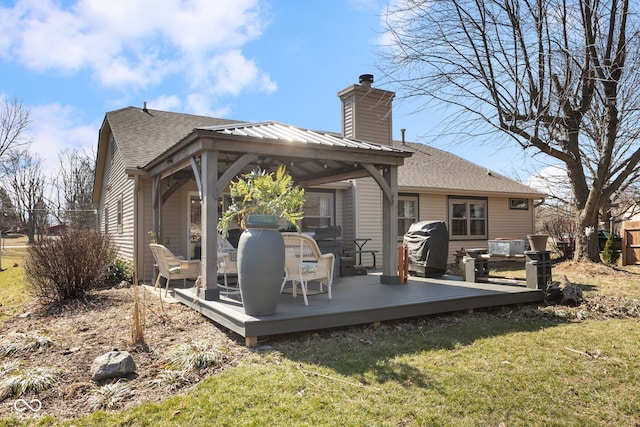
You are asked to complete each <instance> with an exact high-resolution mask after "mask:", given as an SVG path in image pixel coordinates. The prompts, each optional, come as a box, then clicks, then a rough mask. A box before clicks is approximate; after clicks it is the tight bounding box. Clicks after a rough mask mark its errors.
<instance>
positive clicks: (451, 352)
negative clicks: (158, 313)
mask: <svg viewBox="0 0 640 427" xmlns="http://www.w3.org/2000/svg"><path fill="white" fill-rule="evenodd" d="M638 342H640V329H639V328H637V320H636V319H624V320H609V321H588V322H583V323H571V322H564V321H562V320H558V319H554V318H549V317H546V316H543V315H538V316H534V317H531V318H527V317H526V316H523V315H521V314H515V313H514V314H510V313H509V311H507V310H505V311H500V312H498V313H496V314H495V315H494V314H493V313H474V314H471V315H464V316H456V317H455V318H454V317H441V318H433V319H424V320H419V321H414V322H407V323H398V324H390V325H385V326H382V327H380V328H378V329H366V328H349V329H346V330H340V331H333V332H327V333H322V334H314V335H308V336H304V337H300V338H299V339H298V340H286V341H274V342H272V343H271V345H272V347H273V349H272V350H270V351H267V352H265V353H256V354H255V355H254V356H253V357H251V358H250V359H248V360H247V361H245V362H244V363H243V364H242V365H240V366H238V367H234V368H231V369H227V370H225V371H224V372H222V373H221V374H220V375H216V376H214V377H211V378H209V379H207V380H206V381H204V382H202V383H200V384H199V385H197V386H196V387H195V388H194V389H192V390H191V391H189V392H188V393H186V394H184V395H179V396H176V397H174V398H172V399H169V400H167V401H164V402H161V403H149V404H144V405H141V406H140V407H137V408H135V409H132V410H127V411H123V412H121V413H112V414H107V413H102V412H99V413H96V414H94V415H92V416H90V417H86V418H83V419H80V420H74V421H73V422H70V423H68V424H67V425H76V426H81V425H96V426H97V425H154V426H173V425H192V426H207V425H314V426H316V425H320V426H333V425H350V426H351V425H353V426H364V425H379V426H397V425H406V426H420V425H447V426H467V425H469V426H471V425H473V426H475V425H495V426H497V425H500V424H501V423H503V424H504V425H508V426H531V425H558V426H565V425H566V426H573V425H575V426H578V425H635V423H637V414H638V413H640V402H639V401H638V400H637V398H636V396H637V395H638V393H639V392H640V373H639V372H640V359H639V358H638V357H637V352H638Z"/></svg>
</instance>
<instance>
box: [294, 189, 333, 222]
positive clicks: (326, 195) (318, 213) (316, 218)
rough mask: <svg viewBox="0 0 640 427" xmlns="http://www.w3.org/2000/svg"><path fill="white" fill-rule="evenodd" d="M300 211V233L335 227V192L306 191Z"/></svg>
mask: <svg viewBox="0 0 640 427" xmlns="http://www.w3.org/2000/svg"><path fill="white" fill-rule="evenodd" d="M304 195H305V202H304V206H303V207H302V210H303V211H304V219H303V220H302V231H313V230H315V229H316V228H320V227H329V226H331V225H335V207H334V206H335V192H333V191H326V192H319V191H313V192H312V191H307V192H305V193H304Z"/></svg>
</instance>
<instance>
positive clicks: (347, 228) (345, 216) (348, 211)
mask: <svg viewBox="0 0 640 427" xmlns="http://www.w3.org/2000/svg"><path fill="white" fill-rule="evenodd" d="M355 196H356V192H355V187H354V186H353V185H352V186H351V187H350V188H349V189H348V190H344V191H340V192H339V196H338V197H337V198H340V199H341V202H340V204H341V205H342V220H341V222H342V224H341V225H342V237H343V238H345V239H351V238H353V237H355V234H356V231H355V224H356V214H355V200H356V197H355Z"/></svg>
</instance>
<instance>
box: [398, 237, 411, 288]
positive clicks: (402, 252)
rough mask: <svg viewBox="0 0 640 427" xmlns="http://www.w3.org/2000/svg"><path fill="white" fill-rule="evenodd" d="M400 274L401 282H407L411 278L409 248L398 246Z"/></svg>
mask: <svg viewBox="0 0 640 427" xmlns="http://www.w3.org/2000/svg"><path fill="white" fill-rule="evenodd" d="M398 276H399V277H400V283H407V279H408V278H409V248H407V247H406V246H398Z"/></svg>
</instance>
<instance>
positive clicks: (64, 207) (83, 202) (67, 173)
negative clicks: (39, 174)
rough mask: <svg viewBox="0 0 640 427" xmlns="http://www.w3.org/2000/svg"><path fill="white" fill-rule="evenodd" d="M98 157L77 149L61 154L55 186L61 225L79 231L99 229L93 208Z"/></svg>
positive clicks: (67, 150) (56, 203) (58, 217)
mask: <svg viewBox="0 0 640 427" xmlns="http://www.w3.org/2000/svg"><path fill="white" fill-rule="evenodd" d="M94 158H95V156H93V155H89V154H86V153H83V152H81V151H80V150H77V149H74V148H67V149H64V150H63V151H61V152H60V153H59V154H58V160H59V166H58V170H57V173H56V175H55V177H54V178H53V186H54V191H55V193H56V194H55V196H56V200H55V202H54V203H55V206H56V209H55V211H56V212H57V213H56V216H57V219H58V221H60V223H63V224H66V225H68V226H69V227H71V228H73V229H76V230H86V229H91V228H93V227H95V215H94V209H93V205H92V196H93V178H94V163H95V162H94Z"/></svg>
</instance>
